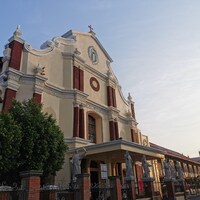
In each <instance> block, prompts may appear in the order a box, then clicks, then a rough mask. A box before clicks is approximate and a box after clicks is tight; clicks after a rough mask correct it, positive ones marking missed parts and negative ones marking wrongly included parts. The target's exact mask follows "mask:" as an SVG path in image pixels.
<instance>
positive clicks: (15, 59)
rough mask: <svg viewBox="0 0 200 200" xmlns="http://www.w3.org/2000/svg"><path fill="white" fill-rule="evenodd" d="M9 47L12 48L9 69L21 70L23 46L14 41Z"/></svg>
mask: <svg viewBox="0 0 200 200" xmlns="http://www.w3.org/2000/svg"><path fill="white" fill-rule="evenodd" d="M9 47H10V48H11V57H10V63H9V67H11V68H13V69H16V70H20V64H21V55H22V49H23V44H22V43H20V42H18V41H16V40H13V41H12V42H11V43H10V44H9Z"/></svg>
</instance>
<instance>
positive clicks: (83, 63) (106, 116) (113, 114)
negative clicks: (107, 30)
mask: <svg viewBox="0 0 200 200" xmlns="http://www.w3.org/2000/svg"><path fill="white" fill-rule="evenodd" d="M112 62H113V60H112V58H111V57H110V55H109V54H108V52H107V51H106V50H105V49H104V47H103V46H102V44H101V43H100V41H99V40H98V38H97V37H96V35H95V33H94V32H93V30H92V29H90V31H89V32H87V33H83V32H78V31H73V30H70V31H68V32H67V33H65V34H64V35H62V36H61V37H56V38H53V39H51V40H48V41H46V42H45V43H44V44H42V46H41V49H34V48H32V46H31V45H30V44H28V43H27V42H26V41H25V40H24V39H22V37H21V30H20V27H18V28H17V30H16V31H15V32H14V34H13V36H12V37H11V38H10V39H9V43H8V44H7V45H6V46H5V50H4V52H3V57H1V59H0V111H2V112H6V111H8V109H9V108H10V106H11V103H12V100H13V99H17V100H20V101H23V100H27V99H30V98H34V99H35V101H36V102H38V103H42V104H43V110H44V112H47V113H49V114H51V115H52V116H53V117H54V118H55V119H56V121H57V124H58V125H59V126H60V127H61V129H62V131H63V132H64V137H65V142H66V144H67V145H68V146H69V151H68V152H67V153H66V158H65V163H64V165H63V168H62V169H61V170H60V171H59V172H58V173H57V175H56V176H55V177H54V178H53V179H52V180H51V181H52V183H54V184H63V183H69V182H70V181H71V170H70V169H71V167H70V159H71V157H72V155H73V153H74V152H75V150H78V152H79V153H80V154H82V153H83V152H84V151H85V150H86V151H87V153H86V155H85V157H84V159H83V160H82V164H81V170H82V172H85V173H89V174H90V180H91V184H93V183H99V182H101V181H104V180H105V179H107V177H108V176H119V177H120V178H121V181H122V182H124V177H125V176H126V175H125V174H126V168H125V164H124V155H125V152H126V151H128V152H129V153H130V155H131V157H132V159H133V161H134V176H135V177H136V180H137V186H138V192H140V190H142V187H141V188H140V183H141V182H142V177H143V170H142V167H141V159H142V156H143V155H145V156H146V158H147V160H148V162H149V163H150V164H151V176H152V177H154V179H155V180H156V181H157V182H159V181H160V177H161V176H162V174H163V167H162V166H163V165H162V163H163V160H164V158H165V154H164V152H163V150H162V149H160V148H157V147H156V146H153V145H150V142H149V139H148V136H146V135H143V134H142V133H141V131H140V130H139V129H138V127H137V121H136V116H135V108H134V102H133V100H132V97H131V95H130V94H129V96H128V98H125V97H124V96H123V94H122V91H121V87H120V85H119V82H118V80H117V77H116V76H115V74H114V72H113V70H112V67H111V63H112ZM194 164H195V163H194ZM195 165H196V168H195V169H196V171H195V173H196V174H198V173H200V165H198V164H195ZM155 187H157V188H156V190H158V191H160V190H161V188H160V186H155ZM141 192H142V191H141Z"/></svg>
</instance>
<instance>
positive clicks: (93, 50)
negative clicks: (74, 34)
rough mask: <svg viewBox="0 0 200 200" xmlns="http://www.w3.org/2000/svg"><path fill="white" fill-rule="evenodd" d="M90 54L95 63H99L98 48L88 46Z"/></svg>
mask: <svg viewBox="0 0 200 200" xmlns="http://www.w3.org/2000/svg"><path fill="white" fill-rule="evenodd" d="M88 56H89V58H90V60H91V61H92V63H93V64H97V63H98V61H99V60H98V55H97V52H96V50H95V49H94V47H92V46H90V47H88Z"/></svg>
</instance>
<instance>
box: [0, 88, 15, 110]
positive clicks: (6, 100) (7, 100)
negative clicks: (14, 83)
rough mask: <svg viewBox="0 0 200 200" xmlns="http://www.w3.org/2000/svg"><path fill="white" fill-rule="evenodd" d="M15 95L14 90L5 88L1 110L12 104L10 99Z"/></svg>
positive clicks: (7, 108) (8, 107)
mask: <svg viewBox="0 0 200 200" xmlns="http://www.w3.org/2000/svg"><path fill="white" fill-rule="evenodd" d="M15 97H16V91H15V90H11V89H10V88H6V91H5V95H4V103H3V109H2V111H3V112H7V111H8V110H9V109H10V108H11V106H12V101H13V99H15Z"/></svg>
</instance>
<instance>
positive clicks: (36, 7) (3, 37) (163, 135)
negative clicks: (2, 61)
mask: <svg viewBox="0 0 200 200" xmlns="http://www.w3.org/2000/svg"><path fill="white" fill-rule="evenodd" d="M2 8H3V9H1V12H0V16H1V31H0V48H1V52H3V49H4V45H5V44H6V43H7V40H8V38H9V37H11V36H12V33H13V32H14V31H15V29H16V26H17V25H18V24H20V25H21V30H22V33H23V35H22V38H23V39H25V40H26V41H27V42H28V43H30V44H31V45H32V46H33V47H35V48H39V47H40V45H41V44H42V43H43V42H45V41H46V40H48V39H50V38H52V37H55V36H60V35H62V34H63V33H65V32H67V31H68V30H70V29H74V30H79V31H83V32H86V31H88V25H90V24H91V25H92V26H93V27H94V31H95V32H96V34H97V37H98V39H99V40H100V41H101V43H102V44H103V46H104V47H105V49H106V50H107V51H108V53H109V54H110V56H111V57H112V58H113V60H114V62H113V63H112V68H113V70H114V72H115V74H116V76H117V77H118V80H119V83H120V85H121V86H122V90H123V93H124V95H125V97H127V96H128V92H130V93H131V95H132V96H133V99H134V101H135V109H136V117H137V121H138V123H139V125H138V127H139V128H140V129H141V131H142V132H143V133H144V134H147V135H148V136H149V139H150V141H152V142H154V143H157V144H159V145H161V146H165V147H167V148H171V149H173V150H175V151H178V152H180V153H184V154H185V155H189V156H190V157H192V156H198V151H199V150H200V105H199V103H200V88H199V85H200V22H199V18H200V14H199V13H200V1H199V0H168V1H161V0H149V1H148V0H124V1H122V0H85V1H81V0H79V1H78V0H77V1H66V0H57V1H54V0H40V1H39V0H34V1H31V0H26V1H25V0H18V1H14V0H13V1H11V0H10V1H9V0H8V1H4V3H3V6H2ZM1 54H2V53H1Z"/></svg>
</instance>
